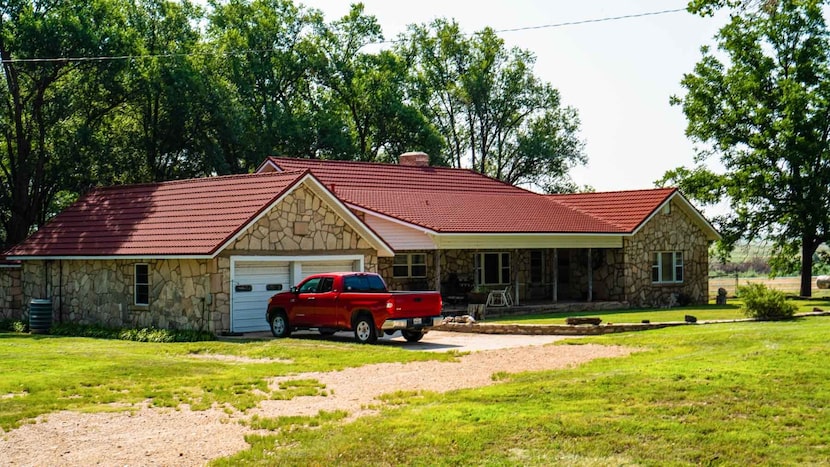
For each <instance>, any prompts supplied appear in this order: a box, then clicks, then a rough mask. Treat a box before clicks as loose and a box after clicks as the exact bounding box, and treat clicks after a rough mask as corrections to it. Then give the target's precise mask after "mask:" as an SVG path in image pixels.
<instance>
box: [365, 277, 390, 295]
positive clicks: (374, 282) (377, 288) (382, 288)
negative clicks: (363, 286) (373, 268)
mask: <svg viewBox="0 0 830 467" xmlns="http://www.w3.org/2000/svg"><path fill="white" fill-rule="evenodd" d="M367 277H368V278H369V291H371V292H386V285H384V283H383V279H381V278H380V276H367Z"/></svg>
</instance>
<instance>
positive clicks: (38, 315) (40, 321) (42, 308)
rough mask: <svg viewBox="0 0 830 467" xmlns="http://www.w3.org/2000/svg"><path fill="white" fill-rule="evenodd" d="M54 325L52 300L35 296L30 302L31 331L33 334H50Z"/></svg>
mask: <svg viewBox="0 0 830 467" xmlns="http://www.w3.org/2000/svg"><path fill="white" fill-rule="evenodd" d="M51 327H52V300H49V299H43V298H33V299H32V301H31V302H30V303H29V331H30V332H31V333H32V334H49V328H51Z"/></svg>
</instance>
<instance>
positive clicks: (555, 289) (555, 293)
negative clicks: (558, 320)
mask: <svg viewBox="0 0 830 467" xmlns="http://www.w3.org/2000/svg"><path fill="white" fill-rule="evenodd" d="M558 301H559V248H554V249H553V303H556V302H558Z"/></svg>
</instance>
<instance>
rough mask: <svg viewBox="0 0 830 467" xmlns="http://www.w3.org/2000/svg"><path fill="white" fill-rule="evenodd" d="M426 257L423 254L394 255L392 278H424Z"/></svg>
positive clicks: (425, 274)
mask: <svg viewBox="0 0 830 467" xmlns="http://www.w3.org/2000/svg"><path fill="white" fill-rule="evenodd" d="M426 276H427V255H425V254H424V253H408V254H404V255H395V260H394V263H393V265H392V277H426Z"/></svg>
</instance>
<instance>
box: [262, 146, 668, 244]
mask: <svg viewBox="0 0 830 467" xmlns="http://www.w3.org/2000/svg"><path fill="white" fill-rule="evenodd" d="M268 161H269V162H270V163H271V164H273V165H275V166H276V167H278V168H279V169H282V170H301V169H308V170H311V172H312V173H314V175H315V176H316V177H317V178H318V179H319V180H320V181H321V182H322V183H324V184H325V185H326V186H328V188H329V189H330V190H332V191H333V192H335V193H336V194H337V196H338V197H339V198H341V199H342V200H344V201H346V202H347V203H350V204H353V205H356V206H359V207H361V208H364V209H367V210H370V211H374V212H377V213H379V214H383V215H386V216H390V217H394V218H397V219H400V220H403V221H406V222H409V223H411V224H415V225H418V226H421V227H425V228H428V229H431V230H434V231H437V232H446V233H462V232H463V233H525V232H532V233H609V234H622V233H631V232H632V231H633V230H635V229H636V228H637V226H639V225H640V224H641V223H642V222H644V221H645V220H646V219H647V218H648V217H649V216H650V215H651V213H652V212H653V211H654V210H655V209H657V208H658V207H659V206H660V204H662V203H663V201H665V200H666V199H668V197H669V196H670V195H671V194H672V193H674V192H675V191H676V189H674V188H669V189H655V190H633V191H617V192H607V193H579V194H573V195H547V196H546V195H540V194H538V193H533V192H530V191H527V190H524V189H521V188H518V187H515V186H512V185H509V184H506V183H503V182H501V181H498V180H495V179H492V178H489V177H486V176H484V175H481V174H479V173H477V172H473V171H471V170H466V169H452V168H447V167H417V166H402V165H394V164H377V163H367V162H352V161H321V160H314V159H291V158H282V157H270V158H268Z"/></svg>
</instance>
